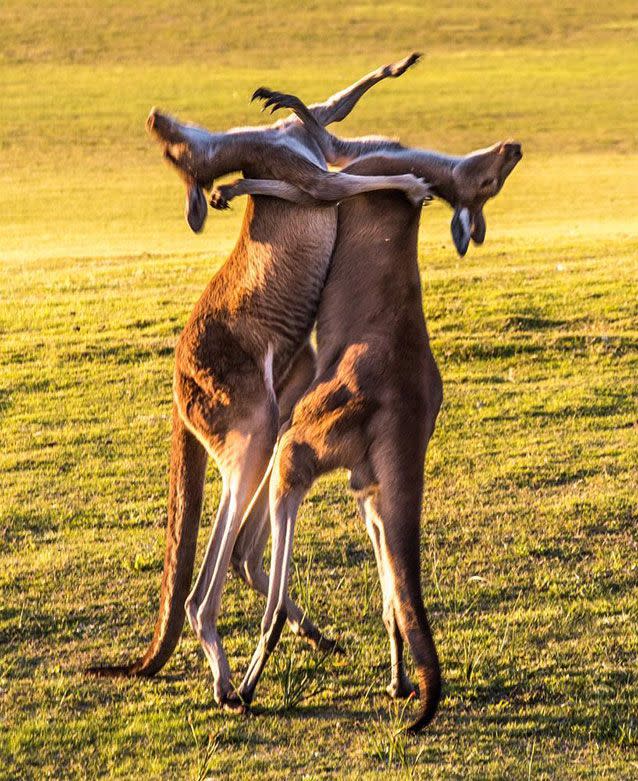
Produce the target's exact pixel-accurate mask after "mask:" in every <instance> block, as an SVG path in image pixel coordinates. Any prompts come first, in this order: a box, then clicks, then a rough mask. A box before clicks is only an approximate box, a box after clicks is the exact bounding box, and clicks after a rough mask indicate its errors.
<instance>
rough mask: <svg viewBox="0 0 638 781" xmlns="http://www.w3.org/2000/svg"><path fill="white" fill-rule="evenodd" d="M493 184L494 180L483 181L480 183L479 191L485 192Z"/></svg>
mask: <svg viewBox="0 0 638 781" xmlns="http://www.w3.org/2000/svg"><path fill="white" fill-rule="evenodd" d="M493 184H494V179H483V181H482V182H481V190H485V189H487V188H488V187H491V186H492V185H493Z"/></svg>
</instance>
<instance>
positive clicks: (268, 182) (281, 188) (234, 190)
mask: <svg viewBox="0 0 638 781" xmlns="http://www.w3.org/2000/svg"><path fill="white" fill-rule="evenodd" d="M219 189H220V190H223V193H224V196H225V198H226V200H228V201H230V200H231V199H232V198H236V197H237V196H239V195H269V196H271V197H273V198H281V199H282V200H284V201H290V202H291V203H300V204H304V205H309V206H312V205H319V203H320V202H319V201H317V199H316V198H313V197H312V196H311V195H309V194H308V193H307V192H305V191H304V190H301V189H300V188H299V187H295V185H294V184H289V183H288V182H281V181H279V180H276V179H239V180H238V181H237V182H234V183H232V184H230V185H225V186H223V188H219Z"/></svg>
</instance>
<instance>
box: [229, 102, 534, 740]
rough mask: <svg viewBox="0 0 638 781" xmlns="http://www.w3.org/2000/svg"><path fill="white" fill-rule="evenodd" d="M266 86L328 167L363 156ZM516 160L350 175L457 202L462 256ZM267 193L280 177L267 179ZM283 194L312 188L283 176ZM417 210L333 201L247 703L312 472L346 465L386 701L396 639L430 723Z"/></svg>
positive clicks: (426, 157)
mask: <svg viewBox="0 0 638 781" xmlns="http://www.w3.org/2000/svg"><path fill="white" fill-rule="evenodd" d="M274 95H276V97H273V93H269V91H267V90H263V89H262V90H261V91H260V96H261V97H264V98H267V99H268V98H270V103H271V105H275V107H279V106H287V107H289V108H293V109H294V110H295V111H297V112H298V114H299V116H300V117H302V118H303V119H304V120H305V121H307V126H308V128H309V130H310V131H311V132H312V133H313V135H314V137H315V139H316V140H317V141H318V143H319V144H320V145H321V146H322V149H323V151H324V154H326V157H327V159H328V160H329V161H331V159H336V158H337V155H336V154H334V153H333V151H332V150H334V149H337V150H338V159H339V160H341V161H343V160H344V159H347V158H348V156H349V155H350V154H353V155H356V154H358V153H359V152H360V151H362V150H361V146H360V145H359V143H358V142H351V143H349V142H345V141H341V140H339V139H334V137H332V136H330V134H328V133H327V132H326V131H325V130H324V129H323V127H321V126H320V125H318V124H317V123H316V122H314V121H312V120H308V116H307V111H306V110H305V108H304V107H303V104H301V107H300V106H299V104H300V101H298V99H297V98H294V97H293V96H282V95H280V94H278V93H274ZM521 156H522V153H521V147H520V144H517V143H514V142H503V143H500V144H496V145H494V146H493V147H491V148H490V149H487V150H484V151H480V152H474V153H472V154H470V155H467V156H465V157H449V156H444V155H439V154H437V153H434V152H426V151H421V150H416V149H405V148H402V147H400V146H399V145H394V146H393V147H392V148H391V149H390V150H389V151H387V152H384V153H380V154H373V155H367V156H363V157H361V158H360V159H358V160H356V161H355V162H354V163H353V164H352V165H350V166H348V167H347V168H346V169H345V171H347V172H348V173H351V174H363V175H367V176H372V175H379V174H389V173H395V174H396V173H399V172H403V173H404V172H408V171H410V172H413V173H416V174H417V175H418V176H420V177H423V178H424V179H425V180H426V181H428V182H429V183H430V184H431V189H432V191H433V192H435V193H437V194H439V195H440V196H441V197H442V198H444V199H445V200H446V201H448V202H449V203H450V204H451V205H452V206H453V208H454V210H455V211H454V217H453V221H452V233H453V237H454V241H455V243H456V246H457V249H458V251H459V253H460V254H465V251H466V250H467V244H468V242H469V239H470V236H472V237H473V238H474V240H475V241H477V242H482V240H483V239H484V236H485V221H484V218H483V215H482V207H483V205H484V203H485V201H486V200H487V199H488V198H490V197H493V196H494V195H496V194H497V193H498V192H499V191H500V189H501V187H502V185H503V182H504V181H505V179H506V177H507V176H508V175H509V173H510V172H511V171H512V170H513V168H514V166H515V165H516V164H517V162H518V161H519V160H520V158H521ZM263 186H264V185H263V183H261V182H258V181H246V180H243V181H239V182H237V183H235V184H231V185H226V186H223V187H221V188H219V190H220V191H219V192H218V193H216V197H217V199H219V200H220V201H222V202H227V201H228V200H230V199H231V198H233V197H235V196H236V195H237V194H243V193H251V192H260V191H261V188H262V187H263ZM267 187H268V188H269V191H270V192H271V193H274V192H275V191H276V190H277V187H276V183H275V182H269V183H267ZM278 192H279V195H280V197H282V198H286V199H288V200H291V201H295V200H297V201H298V202H301V203H306V202H308V196H307V195H306V194H305V193H303V192H301V191H300V190H299V189H298V188H296V187H294V186H291V185H290V184H288V183H281V184H280V185H279V188H278ZM419 217H420V209H419V208H416V207H414V206H411V205H410V204H409V203H408V202H407V201H406V200H405V199H404V198H401V197H399V196H397V195H395V194H393V193H370V194H368V195H360V196H357V197H356V198H352V199H350V200H348V201H345V202H344V203H342V204H341V205H340V207H339V216H338V228H337V242H336V245H335V252H334V255H333V259H332V264H331V268H330V272H329V275H328V279H327V282H326V285H325V287H324V290H323V293H322V297H321V303H320V307H319V312H318V319H317V346H318V353H317V357H318V370H317V376H316V378H315V380H314V382H313V383H312V384H311V385H310V387H309V388H308V390H307V391H306V392H305V393H304V395H303V396H302V397H301V399H300V400H299V401H298V402H297V404H296V405H295V408H294V410H293V413H292V416H291V419H290V422H289V426H288V428H287V430H286V431H285V432H284V433H283V434H282V435H281V437H280V440H279V443H278V447H277V451H276V454H275V457H274V459H273V461H272V463H271V472H270V476H269V480H270V489H269V490H270V518H271V524H272V564H271V571H270V588H269V593H268V602H267V606H266V612H265V615H264V618H263V622H262V631H261V639H260V641H259V644H258V647H257V649H256V651H255V654H254V656H253V658H252V661H251V663H250V666H249V668H248V671H247V673H246V676H245V678H244V680H243V682H242V684H241V686H240V689H239V691H238V695H239V697H240V698H241V700H242V702H244V703H246V704H248V703H250V702H251V701H252V699H253V695H254V691H255V687H256V684H257V682H258V679H259V676H260V675H261V672H262V670H263V668H264V665H265V663H266V661H267V659H268V657H269V656H270V654H271V653H272V651H273V650H274V648H275V645H276V643H277V641H278V639H279V636H280V634H281V629H282V626H283V624H284V622H285V620H286V616H287V604H288V603H287V581H288V574H289V566H290V557H291V552H292V544H293V532H294V524H295V519H296V515H297V511H298V508H299V505H300V504H301V501H302V500H303V497H304V496H305V494H306V493H307V491H308V490H309V488H310V487H311V485H312V483H313V482H314V480H315V478H316V477H317V476H318V475H320V474H322V473H324V472H326V471H329V470H331V469H335V468H337V467H344V468H346V469H349V470H350V474H351V487H352V489H353V491H354V492H355V495H356V497H357V500H358V503H359V507H360V510H361V513H362V515H363V517H364V519H365V523H366V527H367V529H368V533H369V535H370V538H371V540H372V544H373V547H374V551H375V556H376V560H377V565H378V569H379V575H380V578H381V585H382V591H383V604H384V608H383V618H384V622H385V624H386V627H387V630H388V633H389V636H390V644H391V661H392V680H391V683H390V686H389V687H388V689H389V691H390V693H391V694H392V695H393V696H405V695H407V694H409V693H410V692H411V691H412V686H411V684H410V682H409V679H408V678H407V676H406V675H405V671H404V668H403V659H402V656H403V653H402V652H403V640H405V641H406V642H407V643H408V646H409V648H410V651H411V653H412V656H413V659H414V662H415V666H416V670H417V675H418V680H419V690H420V710H419V713H418V715H417V717H416V719H415V721H414V722H413V723H412V724H411V725H410V727H409V729H410V730H412V731H418V730H420V729H421V728H423V727H424V726H425V725H427V724H428V723H429V722H430V720H431V719H432V718H433V716H434V714H435V712H436V709H437V705H438V702H439V699H440V693H441V676H440V669H439V661H438V657H437V653H436V648H435V645H434V641H433V638H432V634H431V632H430V627H429V624H428V619H427V615H426V611H425V607H424V604H423V597H422V592H421V580H420V553H419V541H420V514H421V501H422V492H423V467H424V460H425V453H426V447H427V444H428V441H429V439H430V437H431V435H432V432H433V430H434V425H435V421H436V417H437V414H438V411H439V408H440V405H441V400H442V384H441V377H440V374H439V371H438V368H437V365H436V362H435V360H434V357H433V355H432V352H431V350H430V346H429V341H428V334H427V330H426V325H425V320H424V317H423V311H422V296H421V286H420V277H419V269H418V263H417V260H418V258H417V238H418V227H419Z"/></svg>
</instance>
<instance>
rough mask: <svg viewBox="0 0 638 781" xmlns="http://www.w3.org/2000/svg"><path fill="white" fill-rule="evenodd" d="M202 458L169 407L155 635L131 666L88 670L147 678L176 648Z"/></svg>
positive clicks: (200, 486)
mask: <svg viewBox="0 0 638 781" xmlns="http://www.w3.org/2000/svg"><path fill="white" fill-rule="evenodd" d="M206 460H207V457H206V450H205V449H204V447H203V446H202V445H201V443H200V442H199V441H198V440H197V439H196V437H195V436H194V435H193V434H191V432H190V431H188V429H187V428H186V427H185V425H184V423H183V422H182V420H181V418H180V417H179V413H178V412H177V408H176V406H175V405H173V439H172V446H171V467H170V490H169V499H168V524H167V527H166V554H165V557H164V573H163V575H162V590H161V594H160V608H159V615H158V618H157V622H156V624H155V632H154V634H153V639H152V640H151V642H150V644H149V646H148V648H147V650H146V653H145V654H144V655H143V656H142V657H140V658H139V659H137V660H135V661H133V662H131V663H130V664H125V665H116V666H113V667H106V666H105V667H102V666H98V667H91V668H89V669H88V670H87V672H88V673H90V674H92V675H98V676H104V677H114V676H126V677H132V676H142V677H148V678H150V677H151V676H153V675H155V674H156V673H157V672H159V671H160V670H161V669H162V667H163V666H164V665H165V664H166V662H167V661H168V659H169V658H170V656H171V654H172V653H173V651H174V650H175V647H176V646H177V643H178V641H179V638H180V635H181V633H182V628H183V626H184V618H185V616H186V611H185V607H184V605H185V602H186V598H187V596H188V592H189V589H190V585H191V579H192V576H193V565H194V563H195V549H196V546H197V532H198V529H199V519H200V515H201V510H202V498H203V494H204V478H205V474H206Z"/></svg>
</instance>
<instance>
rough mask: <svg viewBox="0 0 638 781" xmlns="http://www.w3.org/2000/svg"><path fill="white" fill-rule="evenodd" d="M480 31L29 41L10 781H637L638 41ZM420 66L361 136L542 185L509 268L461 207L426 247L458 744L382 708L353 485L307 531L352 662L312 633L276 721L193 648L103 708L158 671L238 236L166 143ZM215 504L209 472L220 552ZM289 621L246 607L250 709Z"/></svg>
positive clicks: (50, 23)
mask: <svg viewBox="0 0 638 781" xmlns="http://www.w3.org/2000/svg"><path fill="white" fill-rule="evenodd" d="M476 5H477V7H472V8H463V7H462V5H461V4H459V5H458V6H457V5H454V4H452V3H450V2H441V3H437V4H436V5H432V6H430V4H428V3H422V2H418V3H417V2H406V3H400V4H399V3H396V4H394V3H388V4H383V5H380V4H375V3H371V2H360V3H354V4H350V5H347V4H343V3H336V2H333V1H332V0H331V2H326V3H322V4H312V5H311V6H309V7H308V8H307V9H305V10H302V8H301V6H299V5H298V4H295V3H292V2H290V1H288V2H276V3H273V4H257V3H252V2H250V3H241V4H225V5H222V4H217V3H215V4H212V5H211V6H208V5H205V4H200V3H193V4H189V6H188V7H187V8H186V7H185V10H182V9H181V8H179V7H178V6H175V4H169V3H168V2H157V3H151V2H149V0H139V2H138V3H136V4H135V5H134V6H132V5H131V6H128V5H127V6H126V7H125V4H118V3H97V2H96V0H84V2H82V3H80V2H65V3H61V2H60V3H52V4H49V5H44V6H42V5H36V4H26V5H25V4H23V3H19V2H17V0H5V2H3V4H2V6H0V108H1V110H0V334H1V339H0V365H1V369H0V417H1V423H0V444H1V447H0V476H1V481H2V490H1V491H0V778H2V779H5V778H6V779H14V778H37V779H40V778H91V779H92V778H96V777H118V778H169V779H173V778H193V779H197V778H205V777H215V778H226V777H233V778H244V777H245V778H273V779H274V778H302V777H305V778H324V777H336V778H353V779H355V778H357V779H358V778H377V777H378V778H381V777H383V778H385V777H390V778H393V777H396V778H440V779H448V778H458V779H465V778H476V779H484V778H499V779H501V778H502V779H527V778H545V779H556V778H557V779H563V778H590V779H600V778H608V779H618V778H627V779H630V778H636V777H637V776H638V530H637V522H638V498H637V486H638V424H637V420H638V401H637V400H638V380H637V377H638V144H637V143H636V141H637V139H636V127H638V107H637V101H636V97H635V74H636V72H637V69H638V50H637V48H636V45H635V44H636V32H637V29H638V20H637V17H636V12H635V8H634V7H633V4H632V3H630V2H623V1H622V0H612V1H611V2H607V3H605V4H596V3H593V2H592V3H589V2H588V3H577V4H571V5H563V4H558V3H553V4H548V3H545V2H540V0H528V1H527V2H522V0H515V2H513V3H510V4H508V5H507V7H506V6H505V5H503V4H500V3H496V2H495V0H489V2H487V3H485V4H481V5H480V7H478V4H476ZM413 49H417V50H424V51H426V52H427V56H426V57H425V58H424V61H423V63H422V64H421V65H420V66H419V67H418V68H415V69H414V70H413V71H410V72H409V73H408V74H406V75H405V76H404V77H402V78H401V79H399V80H397V81H391V82H388V83H386V84H383V85H379V86H378V87H376V88H375V89H374V90H373V91H372V92H370V93H369V94H368V95H367V96H366V97H365V98H364V99H363V100H362V101H361V103H360V105H359V106H358V107H357V108H356V109H355V111H354V112H353V114H352V116H351V118H350V119H349V120H347V121H346V122H345V123H343V125H342V126H335V127H334V128H333V129H334V130H336V131H338V132H340V133H341V132H342V133H343V134H345V135H354V134H357V133H362V134H367V133H384V134H389V135H400V137H401V138H402V139H403V140H404V141H405V142H407V143H411V144H415V145H421V146H428V147H434V148H437V149H442V150H445V151H449V152H454V153H462V152H467V151H470V150H471V149H474V148H477V147H481V146H486V145H488V144H490V143H493V142H494V141H497V140H500V139H502V138H507V137H510V136H512V137H516V138H517V139H518V140H520V141H521V142H522V143H523V148H524V154H525V157H524V159H523V161H522V162H521V163H520V164H519V167H518V168H517V169H516V171H515V172H514V174H513V175H512V177H511V179H510V180H509V181H508V182H507V184H506V185H505V188H504V190H503V192H502V193H501V195H500V196H499V197H498V198H497V199H496V200H495V201H494V202H492V203H491V204H490V205H489V206H488V208H487V210H486V218H487V225H488V231H487V240H486V244H485V246H484V247H482V248H477V247H472V248H471V249H470V251H469V253H468V255H467V256H466V258H465V259H463V260H459V259H458V257H457V256H456V254H455V252H454V250H453V246H452V242H451V238H450V234H449V220H450V216H451V214H450V212H449V210H448V209H447V208H446V207H444V206H442V205H440V204H434V205H432V206H430V207H429V208H428V209H427V210H426V212H425V213H424V216H423V221H422V231H421V237H420V263H421V271H422V283H423V305H424V309H425V312H426V316H427V320H428V326H429V330H430V334H431V338H432V344H433V349H434V353H435V355H436V357H437V360H438V363H439V366H440V369H441V373H442V375H443V379H444V385H445V402H444V407H443V410H442V413H441V416H440V418H439V421H438V425H437V429H436V432H435V435H434V437H433V439H432V442H431V447H430V450H429V454H428V461H427V465H426V493H425V501H424V510H423V540H422V569H423V586H424V592H425V597H426V604H427V606H428V609H429V612H430V616H431V619H432V624H433V628H434V633H435V638H436V641H437V644H438V648H439V652H440V655H441V661H442V665H443V671H444V675H445V697H444V700H443V701H442V704H441V708H440V712H439V715H438V716H437V718H436V720H435V721H434V723H433V724H432V726H431V727H430V728H429V729H428V730H427V731H426V732H425V733H423V734H422V735H421V736H419V737H417V738H408V737H406V736H405V735H404V734H403V733H401V732H400V731H399V727H400V724H401V723H402V721H401V711H402V708H403V706H402V705H395V704H392V703H389V702H388V701H387V699H386V697H385V694H384V691H385V684H386V682H387V677H388V663H389V658H388V649H387V640H386V636H385V631H384V628H383V625H382V622H381V595H380V589H379V586H378V582H377V577H376V570H375V566H374V559H373V556H372V551H371V549H370V545H369V542H368V539H367V536H366V534H365V530H364V528H363V525H362V523H361V522H360V520H359V518H358V515H357V512H356V508H355V505H354V502H353V500H352V498H351V497H350V495H349V493H348V490H347V481H346V479H345V475H344V474H335V475H331V476H329V477H327V478H325V479H323V480H322V481H320V482H319V483H318V484H317V486H316V487H315V489H314V490H313V491H312V493H311V495H310V496H309V498H308V499H307V501H306V502H305V503H304V506H303V508H302V512H301V515H300V520H299V523H298V531H297V536H296V542H295V556H294V558H295V567H294V575H293V582H292V588H293V592H294V594H295V595H296V598H297V599H298V600H299V601H300V602H301V604H302V605H303V606H304V607H305V608H306V609H307V610H308V612H309V613H310V614H311V615H312V616H313V617H314V618H315V619H316V621H317V623H318V624H319V625H320V626H322V627H323V628H325V630H326V631H327V632H329V633H330V634H331V635H332V636H335V637H338V638H339V639H340V640H341V642H342V643H343V645H344V646H345V648H346V651H347V653H346V654H345V655H344V656H340V657H338V658H328V659H321V658H317V656H316V655H315V654H314V653H313V652H311V651H309V650H307V648H306V647H305V646H304V645H303V644H302V643H301V642H300V641H297V640H295V639H294V638H293V637H292V636H291V635H290V633H288V632H285V633H284V636H283V640H282V642H281V644H280V646H279V648H278V651H277V654H276V656H275V657H274V658H273V659H272V660H271V662H270V663H269V665H268V667H267V669H266V672H265V675H264V679H263V682H262V685H261V686H260V688H259V690H258V694H257V700H256V708H255V710H256V715H255V716H254V717H251V718H237V717H231V716H228V715H225V714H223V713H221V712H220V711H219V710H218V709H217V708H216V707H215V705H214V703H213V699H212V687H211V675H210V672H209V670H208V668H207V665H206V663H205V661H204V658H203V655H202V653H201V651H200V649H199V646H198V644H197V642H196V640H195V639H194V637H193V635H192V633H191V632H190V630H186V631H185V632H184V638H183V640H182V642H181V644H180V646H179V649H178V651H177V653H176V654H175V655H174V657H173V659H172V660H171V662H170V663H169V664H168V665H167V667H166V668H165V670H164V671H163V673H162V674H161V675H160V676H159V677H158V678H157V679H156V680H153V681H132V682H129V681H123V682H122V681H96V680H92V679H89V678H86V677H85V676H83V675H82V669H83V668H84V667H85V666H87V665H88V664H90V663H94V662H96V661H98V660H108V661H112V662H116V661H123V660H125V659H127V658H129V657H130V656H132V655H134V654H136V653H137V652H139V651H140V650H142V649H143V647H144V646H145V643H146V642H147V641H148V639H149V637H150V634H151V631H152V626H153V621H154V618H155V613H156V606H157V598H158V592H159V579H160V573H161V568H162V560H163V546H164V541H163V537H164V531H163V529H164V524H165V519H166V509H165V508H166V494H167V464H168V448H169V438H170V408H171V372H172V353H173V348H174V345H175V342H176V339H177V337H178V334H179V332H180V329H181V327H182V325H183V324H184V322H185V319H186V317H187V315H188V313H189V311H190V309H191V307H192V306H193V304H194V302H195V301H196V300H197V298H198V296H199V294H200V293H201V291H202V289H203V287H204V286H205V284H206V282H207V280H208V279H209V278H210V276H211V275H212V274H213V273H214V271H215V270H216V269H217V268H218V267H219V265H220V264H221V263H222V262H223V260H224V258H225V256H226V255H227V253H228V251H229V249H230V248H231V247H232V245H233V243H234V241H235V237H236V236H237V233H238V230H239V225H240V220H241V214H242V211H243V208H244V203H243V202H242V201H238V202H236V203H235V204H234V209H233V211H232V212H231V213H224V214H218V213H212V214H211V215H210V216H209V220H208V223H207V227H206V230H205V232H204V233H203V234H202V235H201V236H194V235H193V234H191V233H190V231H189V229H188V228H187V226H186V223H185V222H184V219H183V216H182V206H183V192H182V189H181V184H180V183H179V181H178V180H177V178H176V177H175V176H174V174H173V173H172V172H171V171H170V170H168V169H167V168H166V167H165V166H164V165H163V163H162V161H161V159H160V154H159V152H158V150H157V149H156V148H154V147H153V146H152V145H151V143H150V141H149V140H148V139H147V137H146V136H145V133H144V119H145V116H146V113H147V112H148V109H149V108H150V107H151V105H153V104H155V103H156V104H159V105H161V106H163V107H164V108H166V109H169V110H173V111H175V112H176V113H179V114H180V115H182V116H184V117H187V118H190V119H192V120H194V121H198V122H201V123H204V124H206V125H207V126H209V127H211V128H215V129H224V128H226V127H230V126H232V125H238V124H242V123H258V122H260V121H262V117H261V115H260V114H259V111H258V109H257V107H256V106H251V105H249V103H248V98H249V96H250V94H251V93H252V91H253V90H254V88H255V87H256V86H259V85H260V84H266V85H268V86H271V87H273V88H282V89H285V90H290V91H298V92H299V94H300V95H301V96H302V97H303V98H305V99H307V100H308V101H312V100H319V99H321V98H322V97H324V96H327V95H328V94H330V93H331V92H334V91H336V90H338V89H341V88H343V87H344V86H346V85H347V84H348V83H350V82H351V81H353V80H354V79H356V78H359V76H361V75H362V74H363V73H365V72H366V71H368V70H370V69H372V68H373V67H376V66H377V65H379V64H381V63H383V62H388V61H391V60H393V59H397V58H399V57H402V56H404V55H405V54H407V53H408V52H409V51H411V50H413ZM353 292H354V294H356V291H353ZM218 495H219V479H218V475H217V474H216V472H215V469H214V467H213V466H211V468H210V476H209V480H208V484H207V492H206V501H205V508H204V515H203V525H202V532H201V545H200V548H202V549H203V545H204V542H205V538H206V536H207V534H208V533H209V531H210V523H211V518H212V515H213V512H214V510H215V507H216V504H217V500H218ZM200 556H201V551H200ZM262 609H263V601H262V599H261V598H258V597H257V596H255V595H254V594H252V593H251V592H249V591H248V590H247V588H246V587H245V586H244V585H243V584H241V583H240V582H239V581H238V580H237V579H236V578H233V577H231V578H230V579H229V581H228V585H227V589H226V592H225V595H224V601H223V610H222V615H221V619H220V628H221V632H222V635H223V638H224V643H225V646H226V649H227V652H228V654H229V659H230V662H231V666H232V668H233V670H234V672H235V676H236V678H237V679H239V678H240V676H241V674H242V673H243V671H244V670H245V669H246V666H247V664H248V661H249V658H250V655H251V653H252V650H253V648H254V645H255V643H256V641H257V637H258V632H259V621H260V618H261V612H262ZM299 693H301V699H300V696H299ZM411 707H412V706H411V705H408V706H407V707H406V713H405V716H406V718H407V716H408V715H409V713H410V709H411Z"/></svg>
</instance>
